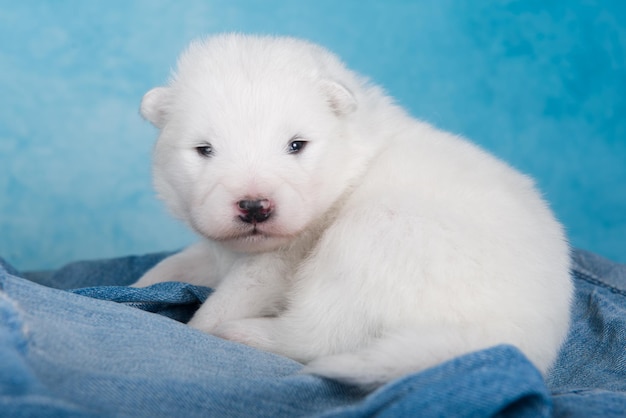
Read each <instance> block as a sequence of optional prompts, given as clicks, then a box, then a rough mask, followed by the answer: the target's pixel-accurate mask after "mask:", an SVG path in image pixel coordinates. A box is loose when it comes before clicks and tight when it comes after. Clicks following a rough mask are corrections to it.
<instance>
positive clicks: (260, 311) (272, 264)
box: [189, 253, 288, 333]
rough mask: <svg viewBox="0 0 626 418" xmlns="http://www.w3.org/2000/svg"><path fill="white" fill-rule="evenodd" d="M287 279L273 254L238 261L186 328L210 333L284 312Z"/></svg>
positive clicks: (283, 268)
mask: <svg viewBox="0 0 626 418" xmlns="http://www.w3.org/2000/svg"><path fill="white" fill-rule="evenodd" d="M286 276H287V274H286V264H285V262H284V260H282V259H281V258H280V256H278V255H276V254H273V253H268V254H259V255H250V256H247V257H244V258H241V259H239V260H237V261H236V262H235V263H234V265H233V267H232V269H231V271H230V272H229V274H228V275H227V276H226V277H225V278H224V279H223V281H222V282H221V283H220V285H219V286H218V288H217V289H216V290H215V292H214V293H213V294H211V296H210V297H209V298H208V299H207V301H206V302H205V303H204V304H203V305H202V306H201V307H200V309H198V311H197V312H196V313H195V315H194V316H193V318H191V320H190V321H189V326H191V327H193V328H196V329H199V330H201V331H204V332H208V333H212V332H213V331H215V329H216V328H217V327H218V326H219V325H220V324H222V323H223V322H225V321H232V320H236V319H242V318H251V317H258V316H268V315H276V314H277V313H278V312H280V311H281V310H282V309H283V305H284V300H285V293H286V289H287V284H288V280H287V277H286Z"/></svg>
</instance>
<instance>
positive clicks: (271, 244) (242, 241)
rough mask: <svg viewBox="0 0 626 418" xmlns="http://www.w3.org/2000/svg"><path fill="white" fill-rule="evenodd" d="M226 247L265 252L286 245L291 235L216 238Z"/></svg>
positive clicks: (261, 234)
mask: <svg viewBox="0 0 626 418" xmlns="http://www.w3.org/2000/svg"><path fill="white" fill-rule="evenodd" d="M214 240H215V241H219V242H220V243H221V244H222V245H224V246H225V247H227V248H229V249H231V250H233V251H236V252H241V253H263V252H269V251H274V250H276V249H278V248H281V247H285V246H287V245H288V244H289V242H290V241H291V238H290V237H286V236H274V235H266V234H264V233H255V234H247V235H242V236H238V237H230V238H227V239H214Z"/></svg>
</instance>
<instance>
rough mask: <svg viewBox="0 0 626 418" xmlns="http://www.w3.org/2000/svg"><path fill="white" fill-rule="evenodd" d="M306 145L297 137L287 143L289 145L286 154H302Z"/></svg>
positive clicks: (305, 142)
mask: <svg viewBox="0 0 626 418" xmlns="http://www.w3.org/2000/svg"><path fill="white" fill-rule="evenodd" d="M307 144H308V142H307V141H304V140H302V139H300V138H299V137H294V138H293V139H292V140H291V141H290V142H289V145H288V146H287V152H289V154H298V153H300V152H302V150H303V149H304V148H305V147H306V145H307Z"/></svg>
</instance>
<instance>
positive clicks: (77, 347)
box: [0, 251, 626, 418]
mask: <svg viewBox="0 0 626 418" xmlns="http://www.w3.org/2000/svg"><path fill="white" fill-rule="evenodd" d="M164 256H165V254H155V255H149V256H143V257H127V258H121V259H114V260H106V261H93V262H80V263H74V264H71V265H69V266H67V267H65V268H63V269H60V270H58V271H55V272H49V273H31V274H19V273H18V272H17V271H15V270H14V269H12V268H11V267H10V266H9V265H7V264H6V263H2V264H1V266H0V289H1V291H0V416H2V417H54V416H59V417H99V416H120V417H151V418H155V417H196V416H197V417H207V416H218V417H229V416H268V417H280V416H342V417H360V416H370V415H379V416H388V417H399V416H421V417H431V416H432V417H453V416H454V417H462V416H463V417H464V416H472V417H474V416H480V417H482V416H503V417H509V416H510V417H547V416H557V417H561V416H562V417H565V416H568V417H569V416H574V417H577V416H578V417H593V416H599V417H618V416H619V417H623V416H625V415H626V266H624V265H618V264H614V263H611V262H609V261H607V260H604V259H602V258H600V257H598V256H595V255H593V254H590V253H587V252H583V251H576V252H574V254H573V260H574V268H573V271H572V277H573V279H574V281H575V283H576V299H575V303H574V306H573V315H574V320H573V324H572V328H571V332H570V336H569V338H568V340H567V342H566V344H565V346H564V347H563V350H562V352H561V354H560V356H559V359H558V361H557V363H556V365H555V367H554V369H553V371H552V372H551V373H550V374H549V376H548V378H547V379H546V380H544V379H542V377H541V375H540V374H539V372H538V371H537V370H536V369H535V368H534V367H533V366H532V364H531V363H530V362H529V361H528V360H527V359H526V358H525V357H524V355H523V354H521V353H520V352H519V351H518V350H517V349H515V348H514V347H511V346H497V347H493V348H491V349H487V350H483V351H479V352H475V353H471V354H468V355H465V356H462V357H458V358H456V359H453V360H451V361H449V362H446V363H443V364H441V365H439V366H437V367H434V368H432V369H429V370H426V371H424V372H421V373H416V374H413V375H408V376H405V377H403V378H401V379H398V380H396V381H393V382H391V383H389V384H387V385H386V386H383V387H382V388H380V389H379V390H377V391H375V392H373V393H369V394H366V393H362V392H360V391H359V390H358V389H356V388H353V387H350V386H344V385H340V384H338V383H335V382H333V381H329V380H324V379H322V378H318V377H315V376H310V375H305V374H299V370H300V368H301V365H300V364H299V363H297V362H294V361H292V360H290V359H287V358H284V357H280V356H277V355H274V354H271V353H265V352H261V351H258V350H255V349H253V348H249V347H246V346H243V345H239V344H235V343H231V342H229V341H225V340H221V339H219V338H216V337H213V336H211V335H206V334H203V333H200V332H198V331H196V330H193V329H191V328H189V327H187V326H186V325H184V324H183V323H181V321H182V322H184V321H186V320H187V319H188V318H189V317H190V316H191V314H192V313H193V312H194V311H195V309H197V307H198V306H199V304H200V303H202V301H204V300H205V299H206V298H207V297H209V296H210V292H211V291H210V289H207V288H201V287H196V286H191V285H187V284H183V283H160V284H157V285H154V286H152V287H150V288H145V289H135V288H128V287H125V285H128V284H130V283H132V282H134V281H135V280H136V279H137V278H138V277H139V276H141V274H142V273H143V272H144V271H145V270H147V269H148V268H149V267H151V266H152V265H153V264H155V263H156V262H157V261H159V260H160V259H162V258H163V257H164ZM64 288H79V289H77V290H71V291H68V290H61V289H64Z"/></svg>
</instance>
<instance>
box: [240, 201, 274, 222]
mask: <svg viewBox="0 0 626 418" xmlns="http://www.w3.org/2000/svg"><path fill="white" fill-rule="evenodd" d="M237 207H238V208H239V212H240V215H239V219H241V220H242V221H244V222H246V223H249V224H256V223H261V222H265V221H266V220H268V219H269V217H270V215H271V214H272V210H273V205H272V202H270V201H269V200H268V199H257V200H240V201H239V202H237Z"/></svg>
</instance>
